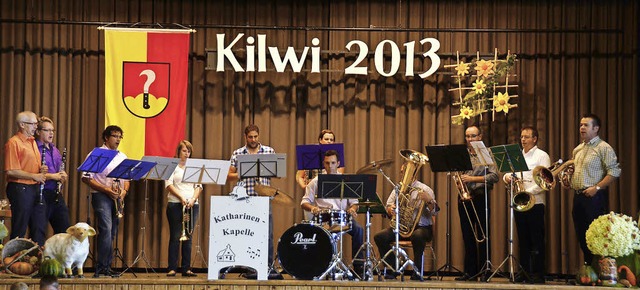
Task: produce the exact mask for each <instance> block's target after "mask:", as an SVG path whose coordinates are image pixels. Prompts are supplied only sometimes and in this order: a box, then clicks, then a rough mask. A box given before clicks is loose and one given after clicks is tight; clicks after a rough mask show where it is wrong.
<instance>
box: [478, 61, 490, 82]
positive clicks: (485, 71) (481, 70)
mask: <svg viewBox="0 0 640 290" xmlns="http://www.w3.org/2000/svg"><path fill="white" fill-rule="evenodd" d="M476 72H477V73H478V77H484V78H488V77H489V76H490V75H492V74H493V62H490V61H486V60H483V59H481V60H478V61H477V62H476Z"/></svg>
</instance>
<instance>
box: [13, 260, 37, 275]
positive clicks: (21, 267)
mask: <svg viewBox="0 0 640 290" xmlns="http://www.w3.org/2000/svg"><path fill="white" fill-rule="evenodd" d="M9 270H11V272H12V273H14V274H18V275H24V276H26V275H31V274H32V273H33V265H31V264H29V263H27V262H15V263H13V264H11V266H9Z"/></svg>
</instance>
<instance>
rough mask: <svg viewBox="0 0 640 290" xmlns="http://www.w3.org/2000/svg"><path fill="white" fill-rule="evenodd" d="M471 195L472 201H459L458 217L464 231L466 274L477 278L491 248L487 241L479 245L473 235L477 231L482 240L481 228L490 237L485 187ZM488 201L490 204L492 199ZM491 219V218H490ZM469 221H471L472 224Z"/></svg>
mask: <svg viewBox="0 0 640 290" xmlns="http://www.w3.org/2000/svg"><path fill="white" fill-rule="evenodd" d="M490 191H491V190H489V192H490ZM471 195H472V196H473V198H472V199H471V200H466V201H462V200H460V199H459V200H458V215H459V216H460V228H461V230H462V239H463V240H464V272H465V273H466V274H467V275H469V276H475V275H476V274H478V272H479V271H480V268H481V267H482V265H483V264H484V262H485V261H486V260H487V247H488V249H489V251H490V250H491V247H490V245H489V243H488V242H487V239H485V240H484V241H483V242H481V243H478V242H477V241H476V238H475V236H474V234H473V233H474V231H475V232H476V234H477V235H478V238H482V237H481V236H482V231H481V230H480V228H482V230H483V231H484V233H485V235H486V236H489V231H488V229H487V227H486V219H485V212H486V211H485V200H484V196H485V194H484V187H479V188H476V189H475V190H472V191H471ZM488 197H489V196H488ZM487 201H489V202H490V199H488V200H487ZM472 203H473V205H474V206H475V208H476V211H477V213H478V218H476V215H475V214H474V212H473V207H472V206H471V204H472ZM463 205H466V208H467V211H468V212H469V217H470V218H469V217H467V213H466V212H465V207H464V206H463ZM489 213H490V211H489ZM489 219H491V216H489ZM469 220H471V222H470V221H469ZM489 255H491V252H489Z"/></svg>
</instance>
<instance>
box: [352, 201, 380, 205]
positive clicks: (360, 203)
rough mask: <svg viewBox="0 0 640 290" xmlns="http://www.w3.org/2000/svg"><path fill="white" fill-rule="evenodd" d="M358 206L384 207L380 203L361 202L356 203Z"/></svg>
mask: <svg viewBox="0 0 640 290" xmlns="http://www.w3.org/2000/svg"><path fill="white" fill-rule="evenodd" d="M356 205H357V206H376V205H382V204H381V203H379V202H375V201H361V202H359V203H356Z"/></svg>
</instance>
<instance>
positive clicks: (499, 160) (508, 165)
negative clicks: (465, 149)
mask: <svg viewBox="0 0 640 290" xmlns="http://www.w3.org/2000/svg"><path fill="white" fill-rule="evenodd" d="M489 149H491V153H492V154H493V157H494V159H495V160H496V164H497V166H498V170H500V172H503V173H507V172H509V173H511V174H512V178H511V190H510V192H509V201H508V202H509V240H508V243H509V254H508V255H507V257H506V258H504V260H503V261H502V263H500V265H499V266H498V267H497V268H496V270H495V271H494V272H493V273H492V274H491V276H489V279H488V280H490V279H491V278H493V276H495V275H496V274H498V270H500V268H502V266H503V265H504V264H505V263H506V262H507V261H509V281H510V282H515V272H514V262H515V264H516V265H518V270H519V271H520V270H521V271H522V273H523V274H524V275H525V277H526V279H527V280H530V277H529V275H528V273H527V271H525V270H524V268H523V267H522V265H521V264H520V262H519V261H518V259H517V258H516V257H515V256H514V255H513V224H514V220H513V218H514V217H513V206H514V205H513V202H512V200H513V188H514V187H515V186H514V180H515V177H516V172H522V171H529V170H530V169H529V166H528V165H527V162H526V160H525V159H524V155H522V149H520V146H519V145H518V144H509V145H498V146H493V147H490V148H489ZM501 276H502V275H501Z"/></svg>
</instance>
